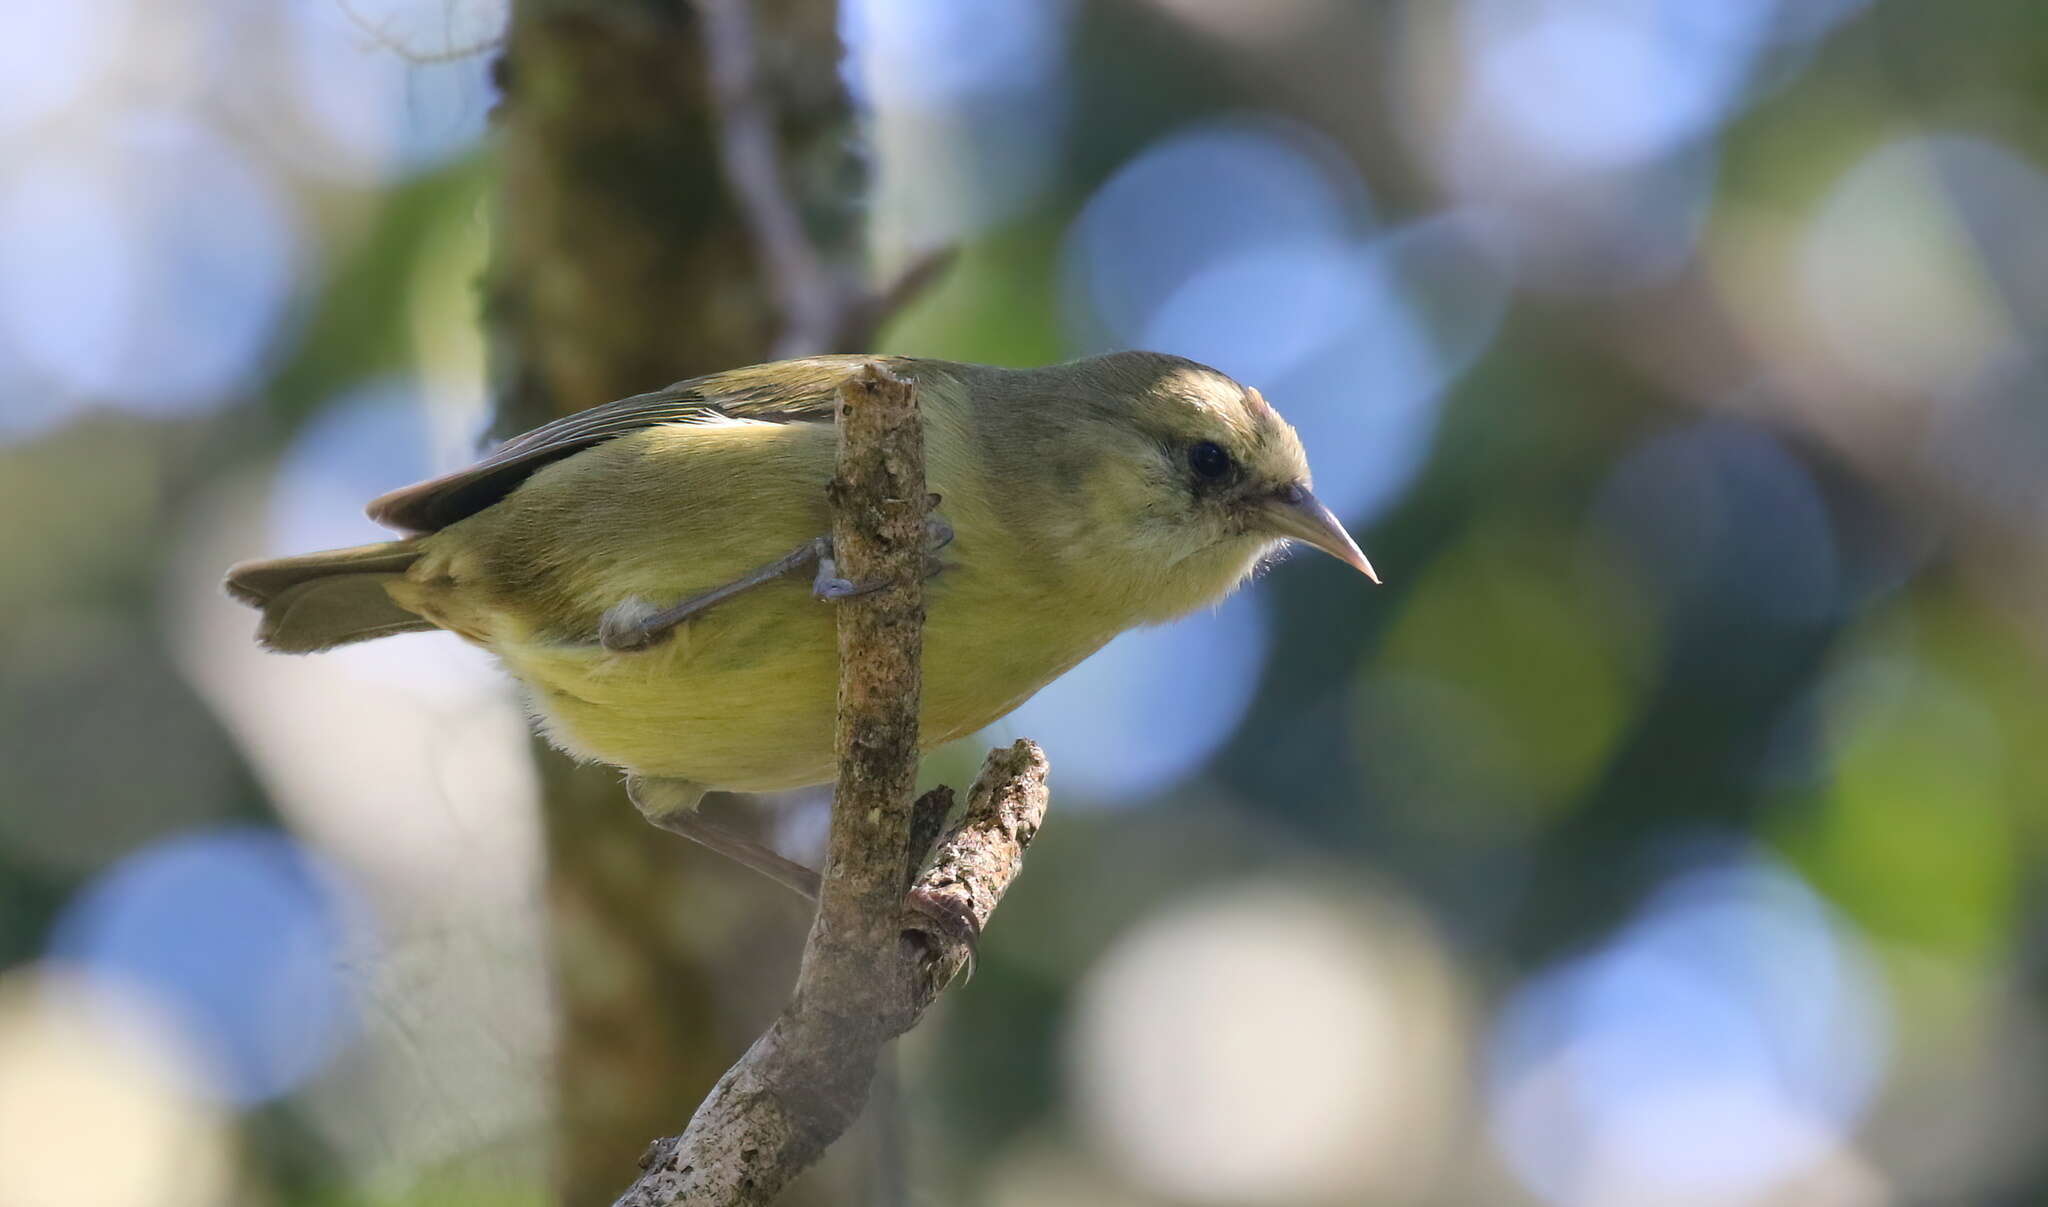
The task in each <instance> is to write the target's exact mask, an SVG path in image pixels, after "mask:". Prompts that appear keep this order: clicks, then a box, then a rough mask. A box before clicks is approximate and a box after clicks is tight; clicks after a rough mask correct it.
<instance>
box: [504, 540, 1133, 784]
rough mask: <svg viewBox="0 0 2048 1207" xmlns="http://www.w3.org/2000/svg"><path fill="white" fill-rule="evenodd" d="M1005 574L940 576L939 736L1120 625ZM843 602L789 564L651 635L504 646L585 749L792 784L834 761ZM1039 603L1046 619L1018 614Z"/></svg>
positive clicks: (933, 643) (987, 712)
mask: <svg viewBox="0 0 2048 1207" xmlns="http://www.w3.org/2000/svg"><path fill="white" fill-rule="evenodd" d="M949 578H950V581H949ZM992 586H994V584H988V583H982V582H977V581H975V576H974V575H973V574H972V573H971V572H968V571H949V572H947V574H942V575H941V576H940V577H939V578H938V579H936V580H934V581H933V583H932V584H931V590H930V597H929V607H928V613H929V618H928V620H927V622H926V626H925V654H924V692H923V700H922V713H921V718H922V719H921V724H920V735H919V736H920V742H921V745H922V746H923V747H924V748H925V749H927V750H929V749H931V748H933V747H935V746H938V745H941V744H943V743H945V742H949V741H952V740H953V739H955V738H959V737H964V736H966V735H968V734H971V733H973V732H975V731H976V730H979V729H982V728H983V727H985V726H987V725H989V724H991V723H992V722H994V721H995V720H997V719H998V718H1000V717H1002V716H1003V715H1004V714H1006V713H1008V712H1009V711H1010V710H1012V709H1014V708H1016V707H1017V706H1018V705H1019V704H1022V703H1023V702H1024V701H1025V700H1026V699H1028V698H1029V697H1030V696H1031V695H1032V694H1033V693H1034V692H1036V691H1037V690H1038V689H1039V688H1041V687H1043V686H1045V685H1046V684H1047V683H1049V682H1051V681H1052V680H1053V679H1055V678H1057V677H1058V676H1059V675H1060V674H1062V673H1063V672H1065V671H1066V670H1067V669H1068V668H1070V667H1072V666H1073V665H1074V664H1075V663H1077V662H1079V661H1080V660H1081V659H1083V658H1085V657H1087V656H1088V655H1089V654H1091V653H1093V652H1094V651H1095V650H1096V649H1097V648H1099V647H1100V646H1101V645H1102V644H1103V642H1105V641H1107V640H1108V638H1109V637H1110V636H1111V635H1112V634H1111V633H1108V632H1102V633H1095V632H1083V633H1076V632H1074V631H1072V626H1071V625H1061V624H1059V623H1057V621H1055V620H1054V619H1053V617H1055V616H1056V615H1057V614H1058V612H1059V611H1061V609H1058V608H1057V607H1051V608H1039V609H1034V608H1033V607H1032V606H1031V602H1030V601H1028V600H1019V599H1017V598H1015V597H1014V595H1015V593H1014V592H1013V593H1012V598H1010V599H1008V600H1006V601H993V600H991V599H990V598H989V597H988V593H989V590H990V588H991V587H992ZM992 604H993V606H994V607H995V608H996V609H998V610H995V611H991V610H989V609H990V607H991V605H992ZM834 607H835V605H833V604H829V603H824V602H820V601H819V600H817V599H815V598H813V597H812V596H811V594H810V590H809V587H808V584H807V583H805V582H803V581H801V580H798V579H791V580H788V581H783V582H776V583H772V584H769V585H767V586H764V587H760V588H757V589H756V590H754V591H751V592H748V593H747V594H745V595H743V596H741V597H739V598H737V599H734V600H731V601H729V602H727V603H725V604H723V605H720V606H719V607H718V608H715V609H713V610H712V611H711V612H708V613H706V614H704V615H703V616H700V617H697V618H695V619H693V620H691V621H690V622H688V623H687V624H685V625H683V626H682V627H681V628H680V629H679V630H678V631H677V632H676V634H675V635H674V636H673V637H672V638H671V639H669V640H668V641H667V642H664V643H663V644H662V645H660V646H657V647H655V648H654V649H651V650H645V651H640V652H636V653H611V652H608V651H606V650H604V649H602V648H600V647H597V646H592V645H539V644H535V645H517V646H509V647H500V648H497V649H496V652H497V653H498V655H499V657H500V658H502V659H503V660H504V662H505V663H506V665H507V667H508V668H509V669H510V670H512V671H513V673H514V674H516V675H518V676H519V678H520V679H521V680H523V681H524V682H525V683H526V684H527V685H528V687H529V688H530V689H531V690H532V699H533V708H534V712H535V714H536V716H537V717H538V719H539V720H540V722H541V725H542V727H543V729H544V730H545V731H546V732H547V734H548V735H549V737H550V739H551V740H553V741H554V742H555V743H556V744H557V745H558V746H561V747H562V748H563V749H564V750H566V751H568V752H569V753H571V754H573V755H576V756H578V757H580V758H586V759H590V760H593V761H597V762H602V763H609V764H612V765H614V766H618V767H624V768H627V769H630V770H632V771H636V772H639V773H640V774H642V775H647V776H657V777H663V778H674V779H686V780H691V781H694V782H696V783H698V784H701V785H704V786H705V787H707V788H714V789H730V790H737V791H769V790H774V789H780V788H793V787H799V786H801V785H805V784H816V783H823V782H825V781H828V780H830V779H831V778H832V776H833V772H834V765H835V764H834V759H833V751H832V740H833V722H834V717H833V713H834V705H835V697H836V694H837V684H838V655H837V649H836V636H835V620H834V616H833V609H834ZM1034 610H1036V611H1038V612H1039V613H1040V614H1042V615H1044V616H1046V618H1047V619H1046V620H1045V621H1044V622H1043V623H1039V624H1034V623H1031V622H1030V621H1029V620H1028V619H1027V620H1025V621H1024V622H1022V623H1019V622H1018V621H1016V620H1015V619H1014V618H1015V617H1017V616H1019V615H1023V616H1026V617H1029V616H1030V615H1031V614H1032V613H1033V611H1034ZM977 615H978V616H991V615H993V616H1005V617H1010V618H1012V619H1009V620H1006V621H1005V623H1004V625H1003V627H1002V633H1001V637H1000V639H998V638H997V635H996V634H995V633H994V632H993V631H991V629H990V626H988V625H980V624H975V623H973V621H972V618H973V617H975V616H977Z"/></svg>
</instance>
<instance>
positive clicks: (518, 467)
mask: <svg viewBox="0 0 2048 1207" xmlns="http://www.w3.org/2000/svg"><path fill="white" fill-rule="evenodd" d="M870 359H873V360H875V361H877V362H878V363H880V364H882V365H884V366H885V367H887V368H888V369H890V370H891V371H893V372H895V373H897V374H899V375H901V376H905V377H908V378H910V379H912V380H913V381H915V382H916V385H917V389H918V399H919V403H920V407H921V409H922V412H923V418H924V428H925V442H926V460H927V470H926V473H927V480H928V482H929V486H930V489H931V490H932V491H933V492H934V493H935V494H937V495H938V496H939V498H940V500H941V502H940V504H939V517H940V519H941V520H942V521H943V523H942V524H935V525H934V528H935V530H936V531H935V533H934V543H935V544H936V543H938V542H940V541H948V540H949V543H948V544H947V547H946V551H945V556H944V558H943V561H942V563H941V565H942V569H941V571H940V572H939V573H938V574H937V575H936V577H935V578H933V580H932V581H931V583H930V585H929V589H928V590H929V593H928V596H927V602H928V617H929V619H928V621H927V624H926V629H925V637H924V641H925V645H924V697H923V712H922V716H921V732H920V735H919V736H920V741H921V744H922V746H923V748H925V749H930V748H931V747H934V746H937V745H939V744H940V743H943V742H946V741H949V740H951V739H953V738H957V737H961V736H963V735H966V734H970V733H973V732H974V731H976V730H978V729H981V728H982V727H984V726H986V725H988V724H989V723H991V722H993V721H994V720H996V719H997V718H999V717H1001V716H1003V715H1004V714H1005V713H1007V712H1009V711H1010V710H1011V709H1013V708H1015V707H1017V706H1018V705H1019V704H1021V703H1023V702H1024V700H1025V699H1027V698H1028V697H1030V696H1031V695H1032V693H1034V692H1036V691H1037V690H1038V689H1039V688H1041V687H1044V686H1045V685H1046V684H1047V683H1049V682H1051V681H1052V680H1053V679H1055V678H1057V677H1058V676H1059V675H1061V674H1062V673H1064V672H1065V671H1067V670H1068V669H1069V668H1071V667H1072V666H1073V665H1074V664H1075V663H1077V662H1079V661H1081V660H1082V659H1083V658H1086V657H1087V656H1088V655H1089V654H1091V653H1093V652H1094V651H1095V650H1097V649H1099V648H1101V646H1102V645H1103V644H1104V643H1105V642H1107V641H1108V640H1109V639H1110V638H1112V637H1114V636H1116V635H1117V634H1118V633H1121V632H1123V631H1124V630H1125V629H1128V628H1132V627H1134V626H1136V625H1143V624H1153V623H1157V622H1160V621H1165V620H1170V619H1172V618H1174V617H1176V616H1180V615H1183V614H1184V613H1187V612H1189V611H1192V610H1193V609H1196V608H1199V607H1202V606H1204V605H1208V604H1214V603H1216V602H1217V601H1219V600H1221V599H1222V598H1223V597H1224V596H1225V595H1227V594H1229V592H1230V591H1231V590H1232V589H1233V588H1235V587H1236V586H1237V585H1238V584H1239V583H1241V582H1243V581H1244V580H1245V579H1246V578H1247V577H1248V576H1249V575H1250V574H1251V572H1252V570H1253V569H1254V568H1255V567H1256V566H1257V565H1258V564H1259V562H1260V560H1261V559H1262V558H1264V557H1266V556H1268V555H1269V554H1270V553H1272V552H1273V551H1274V550H1275V548H1276V547H1277V546H1278V545H1279V544H1280V543H1281V542H1283V541H1300V542H1303V543H1305V544H1308V545H1311V546H1313V547H1315V548H1317V549H1320V550H1322V551H1324V552H1326V553H1329V554H1331V555H1332V556H1334V557H1336V558H1338V559H1340V560H1342V561H1343V562H1345V563H1347V564H1348V565H1350V566H1353V567H1355V568H1356V569H1357V570H1359V571H1360V572H1361V573H1363V574H1365V575H1367V576H1368V577H1372V576H1373V571H1372V567H1371V565H1370V564H1369V563H1368V562H1367V561H1366V559H1365V555H1364V554H1363V553H1361V552H1360V551H1359V549H1358V546H1357V544H1355V543H1354V542H1353V541H1352V539H1351V537H1350V536H1349V535H1348V534H1346V532H1345V531H1344V528H1343V526H1342V525H1341V524H1340V523H1339V522H1338V521H1337V518H1336V517H1335V516H1333V515H1332V514H1331V513H1330V511H1329V509H1328V508H1326V507H1324V506H1323V505H1322V504H1321V503H1320V502H1318V501H1317V499H1316V497H1315V496H1314V495H1313V494H1311V493H1310V492H1309V470H1308V460H1307V458H1306V456H1305V455H1304V454H1303V452H1302V447H1301V442H1300V440H1299V439H1298V438H1297V437H1296V436H1295V434H1294V429H1293V428H1291V427H1289V426H1288V425H1287V422H1286V421H1285V420H1283V419H1282V418H1281V417H1280V415H1279V414H1278V413H1277V412H1276V411H1274V410H1273V408H1272V407H1271V406H1269V405H1268V404H1267V403H1266V400H1265V399H1264V398H1262V397H1260V396H1259V393H1258V391H1256V390H1251V389H1247V388H1246V387H1244V386H1242V385H1239V384H1238V383H1237V382H1235V381H1233V380H1231V379H1230V378H1229V377H1227V376H1225V375H1224V374H1222V373H1219V372H1217V371H1216V370H1214V369H1210V368H1207V367H1205V366H1202V365H1199V364H1196V363H1194V362H1192V361H1188V360H1183V359H1181V358H1178V357H1173V356H1164V355H1159V354H1155V353H1149V352H1118V353H1112V354H1110V355H1107V356H1098V357H1094V358H1091V359H1088V360H1081V361H1075V362H1073V363H1071V364H1064V365H1056V366H1052V367H1048V368H1040V369H1000V368H991V367H988V366H984V365H970V364H958V363H953V362H949V361H941V360H922V359H914V358H907V357H879V358H868V357H857V356H818V357H810V358H806V359H803V360H791V361H783V362H779V363H776V364H768V365H756V366H754V367H752V368H746V369H735V370H733V371H731V372H727V373H717V374H713V375H711V376H709V377H700V378H696V379H693V380H690V381H685V382H681V383H678V384H676V385H673V386H670V387H668V388H667V389H664V390H657V391H655V392H653V393H651V394H641V395H636V396H634V397H632V398H626V399H622V400H620V401H618V402H614V403H609V404H606V405H604V406H600V407H596V408H593V409H591V410H588V411H584V412H582V413H581V414H577V415H571V416H568V417H567V418H564V419H560V420H557V421H555V422H553V423H550V424H547V425H546V426H544V427H540V428H537V429H535V430H534V431H532V432H529V433H527V434H526V435H524V436H521V437H518V438H516V439H514V440H511V441H509V442H507V443H505V444H504V445H502V446H500V447H499V448H498V449H496V450H495V451H494V452H492V453H491V454H490V455H489V456H487V457H486V458H485V459H484V460H482V461H480V462H478V463H477V464H476V465H474V466H472V467H471V468H469V469H465V470H462V471H460V472H457V473H454V474H450V475H447V476H445V477H441V478H435V479H433V480H431V481H428V482H423V483H420V484H418V485H416V486H410V487H406V488H405V489H403V490H399V491H395V492H393V493H391V494H388V495H385V496H384V497H382V498H380V499H377V500H375V501H374V502H372V503H371V504H370V506H369V513H370V516H371V517H372V518H373V519H376V520H378V521H379V522H381V523H384V524H387V525H390V526H391V527H393V528H396V529H400V530H404V531H406V532H409V533H410V534H411V535H408V536H406V537H404V538H402V539H399V540H394V541H387V542H384V543H381V544H376V545H365V546H362V547H359V548H355V549H338V550H334V551H331V552H326V553H314V554H308V555H306V556H302V557H290V558H281V559H278V560H274V561H257V562H245V563H243V564H241V565H238V566H236V567H234V568H233V569H232V570H230V571H229V572H228V576H227V587H228V590H229V591H230V592H231V593H232V594H233V595H234V596H235V597H236V598H237V599H240V600H242V601H244V602H246V603H249V604H251V605H253V606H255V607H257V608H260V609H262V612H263V619H262V624H261V628H260V629H259V630H258V634H257V637H258V640H259V641H261V642H262V643H263V644H264V645H266V646H268V647H270V648H271V649H275V650H284V651H291V652H305V651H313V650H324V649H329V648H332V647H334V646H338V645H345V644H348V643H350V642H355V641H365V640H368V639H370V638H374V637H383V636H387V635H389V634H393V633H407V632H415V631H420V630H427V629H434V628H442V629H447V630H449V631H451V632H454V633H456V634H458V635H460V636H462V637H463V638H465V639H467V640H469V641H472V642H474V643H476V644H477V645H480V646H483V647H484V648H485V649H487V650H490V651H491V652H492V653H493V654H495V655H496V656H497V657H498V658H499V660H500V661H502V662H503V663H504V665H505V667H506V668H507V669H508V670H510V671H511V672H512V674H513V675H515V676H517V677H518V679H519V680H520V681H521V682H522V683H524V684H525V685H526V687H527V688H528V689H529V691H530V693H531V708H532V711H533V713H534V715H535V716H536V717H537V718H538V719H539V722H540V725H541V727H542V728H543V730H544V731H545V732H546V734H547V736H548V737H549V738H550V739H551V740H552V741H553V742H554V743H555V744H556V745H558V746H560V747H561V748H562V749H563V750H565V751H567V752H568V753H570V754H571V755H574V756H576V757H578V758H581V759H587V760H594V761H597V762H602V763H608V764H611V765H613V766H615V767H619V768H622V769H624V770H625V771H626V772H627V786H628V788H629V790H630V791H631V794H632V796H633V799H634V801H635V802H636V803H637V804H638V805H639V806H640V807H641V809H642V810H643V811H645V812H646V813H647V814H648V816H649V817H650V819H652V820H654V821H656V822H657V824H661V825H664V826H666V827H667V828H670V829H674V830H677V831H678V832H681V833H684V834H687V835H688V836H690V837H693V838H696V839H698V840H699V841H703V842H706V843H707V844H708V845H711V846H713V847H716V848H718V849H720V850H722V851H724V852H725V853H727V854H729V855H733V856H734V857H735V858H738V859H740V860H741V861H742V862H745V863H749V864H750V865H752V866H757V867H760V868H761V869H762V870H763V871H766V872H768V873H769V874H770V875H773V876H775V877H776V878H778V879H782V880H784V881H785V882H790V883H793V886H794V887H797V888H799V889H801V890H804V891H812V890H813V888H814V886H815V877H814V876H812V874H810V873H809V872H807V871H804V870H802V869H797V868H794V866H793V865H788V864H787V861H784V860H781V859H780V858H779V857H776V856H773V855H772V854H770V853H767V852H765V851H762V850H760V849H759V848H751V847H749V846H748V845H747V844H745V843H744V842H742V841H740V840H738V839H737V838H736V836H735V835H733V834H731V833H729V832H725V831H723V830H722V829H721V828H719V827H716V826H713V825H711V823H708V822H706V821H704V820H703V819H701V818H698V817H697V815H696V814H695V807H696V804H697V802H698V800H699V799H700V798H701V797H702V796H703V794H704V793H705V792H707V791H710V790H715V789H732V790H739V791H764V790H770V789H780V788H793V787H798V786H800V785H805V784H816V783H822V782H824V781H827V780H829V779H831V778H832V776H833V772H834V762H833V711H834V699H835V687H836V684H837V678H838V668H837V655H836V645H835V627H834V620H833V616H832V610H831V608H829V607H827V606H823V605H821V603H820V602H819V600H820V598H821V597H822V598H825V599H830V598H832V597H834V596H836V595H842V594H845V593H846V591H847V589H848V588H847V585H846V584H845V583H844V582H843V581H842V580H839V579H836V578H835V577H833V573H832V570H831V563H830V548H829V542H827V541H825V540H824V539H823V538H824V536H825V534H827V533H829V532H830V530H831V516H830V514H829V511H828V504H827V501H826V495H825V484H826V482H827V480H828V479H829V478H830V477H831V476H832V472H833V467H834V456H835V448H836V436H835V432H834V425H833V397H834V392H835V390H836V388H837V386H838V384H839V383H840V381H841V380H843V379H844V378H845V377H846V376H847V375H848V374H850V373H852V372H853V371H854V370H855V369H857V368H858V367H859V366H860V365H861V364H863V363H865V362H867V361H868V360H870ZM1374 581H1375V582H1377V581H1378V579H1377V578H1376V577H1375V578H1374Z"/></svg>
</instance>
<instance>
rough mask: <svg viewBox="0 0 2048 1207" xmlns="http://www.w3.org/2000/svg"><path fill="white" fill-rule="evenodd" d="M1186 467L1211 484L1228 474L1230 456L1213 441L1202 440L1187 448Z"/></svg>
mask: <svg viewBox="0 0 2048 1207" xmlns="http://www.w3.org/2000/svg"><path fill="white" fill-rule="evenodd" d="M1188 467H1189V468H1190V469H1193V470H1194V471H1195V473H1196V475H1197V476H1199V477H1203V478H1207V479H1209V480H1210V481H1212V482H1213V481H1215V480H1216V479H1218V478H1221V477H1222V476H1223V475H1225V474H1227V473H1229V472H1230V454H1229V453H1226V452H1224V451H1223V448H1222V446H1221V445H1219V444H1217V443H1216V442H1215V441H1213V440H1203V441H1200V442H1198V443H1195V444H1192V445H1190V446H1189V447H1188Z"/></svg>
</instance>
